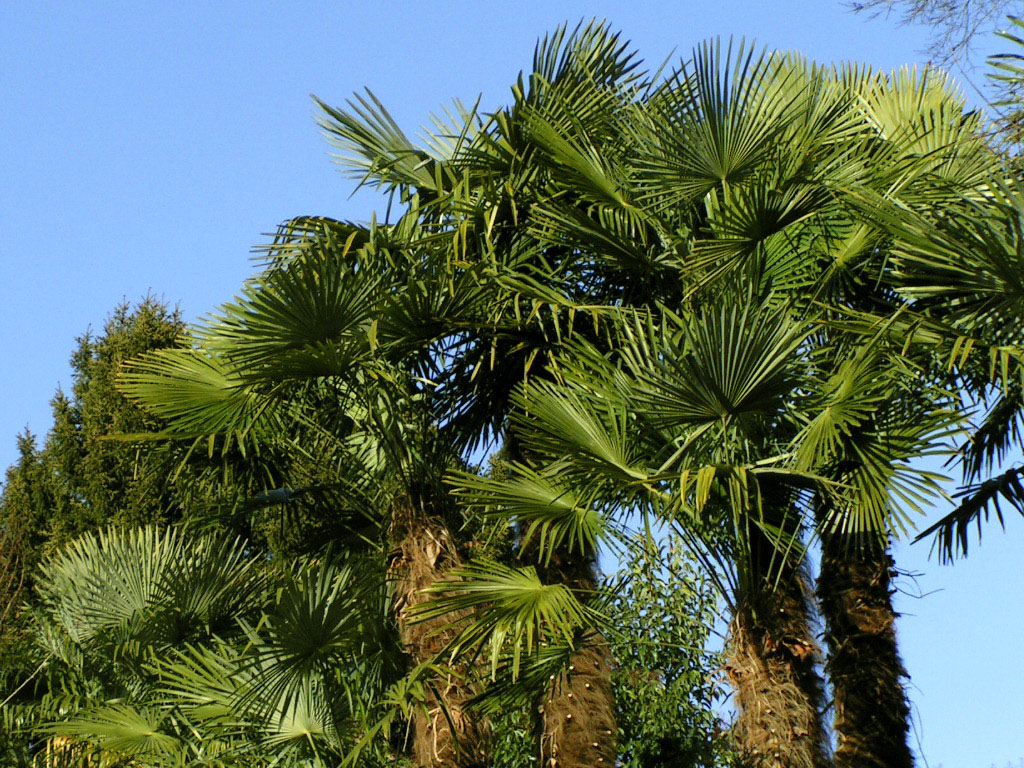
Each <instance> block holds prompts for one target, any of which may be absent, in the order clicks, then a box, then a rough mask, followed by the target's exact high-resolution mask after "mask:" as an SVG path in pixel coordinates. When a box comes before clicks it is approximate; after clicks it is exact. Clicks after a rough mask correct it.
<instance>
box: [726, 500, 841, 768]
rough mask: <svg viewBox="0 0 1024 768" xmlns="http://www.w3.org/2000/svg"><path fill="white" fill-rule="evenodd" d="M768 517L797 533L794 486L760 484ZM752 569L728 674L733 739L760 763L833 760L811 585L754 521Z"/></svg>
mask: <svg viewBox="0 0 1024 768" xmlns="http://www.w3.org/2000/svg"><path fill="white" fill-rule="evenodd" d="M761 490H762V492H763V494H764V496H763V498H764V499H765V501H766V502H768V504H767V505H766V508H765V512H766V513H767V514H769V515H771V516H772V518H773V519H770V520H769V521H768V522H771V523H772V525H773V526H774V527H775V528H776V529H779V530H786V531H788V533H789V535H790V536H792V537H793V538H799V535H800V530H799V525H800V523H799V516H798V515H796V514H795V512H793V511H792V510H791V509H790V505H791V500H790V495H791V494H790V492H789V491H786V490H784V489H782V488H779V487H776V486H774V485H772V484H768V483H764V484H762V488H761ZM748 543H749V546H750V550H749V554H750V563H749V569H750V570H749V574H748V579H747V584H746V589H745V590H744V593H743V594H741V595H739V596H738V601H737V608H736V613H735V615H734V616H733V618H732V623H731V625H730V628H729V629H730V635H729V642H728V646H727V654H728V655H727V657H726V672H727V674H728V676H729V681H730V683H731V684H732V687H733V690H734V693H735V704H736V709H737V717H736V721H735V723H734V725H733V738H734V740H735V743H736V746H737V748H738V750H739V752H740V754H741V755H742V756H743V758H744V759H745V761H746V764H748V765H750V766H752V767H756V768H826V767H827V766H830V760H829V756H828V748H827V740H826V737H825V732H824V727H823V726H822V718H821V709H822V707H821V700H822V684H821V675H820V674H819V671H818V669H817V662H818V661H819V659H820V653H819V651H818V645H817V643H816V642H815V641H814V634H813V633H812V631H811V627H810V621H809V599H808V598H809V596H810V594H811V589H810V586H809V584H808V580H807V578H806V577H805V575H804V572H803V569H802V567H801V566H800V563H798V562H796V561H794V560H793V559H792V557H791V556H787V555H783V554H782V553H780V552H779V550H778V548H777V546H776V544H775V543H774V542H773V541H772V540H770V539H769V538H768V537H767V536H766V535H765V533H764V532H763V530H762V529H761V528H759V527H758V526H756V525H752V524H751V525H750V526H749V529H748Z"/></svg>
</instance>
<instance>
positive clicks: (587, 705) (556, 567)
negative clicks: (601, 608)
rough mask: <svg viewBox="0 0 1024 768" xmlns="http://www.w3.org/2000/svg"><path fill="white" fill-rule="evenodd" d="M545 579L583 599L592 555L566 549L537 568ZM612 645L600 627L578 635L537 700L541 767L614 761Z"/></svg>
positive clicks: (588, 592) (590, 587)
mask: <svg viewBox="0 0 1024 768" xmlns="http://www.w3.org/2000/svg"><path fill="white" fill-rule="evenodd" d="M541 574H542V577H543V578H544V580H545V581H546V582H551V583H561V584H565V585H567V586H568V587H569V588H570V589H572V590H573V591H574V592H575V593H576V594H577V596H579V597H580V599H581V600H582V601H584V602H586V601H587V600H588V599H590V597H591V596H592V595H593V591H594V588H595V586H596V579H595V576H594V558H593V556H592V555H581V554H578V553H571V552H567V551H558V552H555V553H554V554H553V555H552V558H551V561H550V563H548V564H547V565H546V566H545V567H544V568H542V569H541ZM612 662H613V659H612V655H611V649H610V648H609V647H608V644H607V643H606V642H605V641H604V638H603V637H602V636H601V635H600V633H599V632H597V631H594V630H591V631H589V632H587V633H585V634H584V635H583V637H582V638H581V639H580V641H579V642H578V643H577V645H576V647H575V649H574V650H573V652H572V655H571V656H570V658H569V667H568V668H567V669H564V670H563V671H562V673H561V674H559V675H556V676H555V677H554V678H553V679H552V680H551V682H550V683H549V685H548V686H547V690H545V691H544V693H543V694H542V696H541V700H540V701H539V702H538V704H537V718H536V721H535V723H536V728H537V732H538V733H539V735H540V751H539V764H540V768H595V767H597V766H609V768H610V766H613V765H615V759H616V757H617V754H618V749H617V741H616V728H615V699H614V696H613V693H612Z"/></svg>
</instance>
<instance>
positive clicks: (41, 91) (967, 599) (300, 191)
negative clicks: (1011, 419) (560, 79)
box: [0, 0, 1024, 768]
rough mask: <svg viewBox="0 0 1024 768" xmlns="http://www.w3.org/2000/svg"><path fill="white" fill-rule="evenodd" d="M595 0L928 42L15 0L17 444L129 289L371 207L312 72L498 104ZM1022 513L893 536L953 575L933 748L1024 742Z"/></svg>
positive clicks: (747, 15)
mask: <svg viewBox="0 0 1024 768" xmlns="http://www.w3.org/2000/svg"><path fill="white" fill-rule="evenodd" d="M593 16H597V17H599V18H607V19H609V20H610V21H611V22H612V24H613V25H614V26H615V27H617V28H620V29H622V30H623V31H624V32H625V34H626V36H627V37H628V38H630V39H631V40H632V41H633V43H634V44H635V45H636V46H637V47H638V48H639V50H640V51H641V52H642V54H643V55H644V57H645V58H646V59H647V61H648V62H651V63H652V64H657V63H660V62H661V61H662V60H663V59H664V58H665V57H666V56H667V55H668V54H669V53H670V52H671V51H672V50H673V49H676V50H677V51H678V53H680V54H685V53H687V52H688V51H689V50H690V48H691V47H692V46H693V45H694V44H696V43H697V42H699V41H700V40H702V39H704V38H706V37H710V36H715V35H723V36H728V35H735V36H746V37H748V38H756V39H757V40H758V41H759V42H760V43H762V44H763V45H766V46H768V47H771V48H781V49H797V50H799V51H801V52H803V53H804V54H806V55H808V56H811V57H813V58H816V59H818V60H821V61H828V62H831V61H844V60H859V61H864V62H868V63H870V64H873V65H875V66H878V67H883V68H889V67H893V66H898V65H901V64H905V63H912V62H914V61H918V60H920V59H921V55H920V54H919V53H918V51H920V49H921V48H922V47H923V45H924V41H925V36H924V33H923V32H922V31H920V30H912V29H906V28H899V27H897V26H896V24H895V22H894V21H891V20H890V21H886V20H884V19H877V20H869V19H867V18H864V17H859V16H853V15H851V14H850V13H848V12H847V11H846V10H845V8H844V7H843V6H842V5H841V4H840V2H838V0H776V2H772V3H761V2H753V1H752V0H733V1H732V2H722V1H721V0H690V2H680V1H679V0H671V1H667V2H662V1H660V0H659V1H658V2H641V3H636V4H635V7H634V8H632V9H630V8H627V7H626V4H625V3H622V2H596V1H595V0H591V1H590V2H562V3H551V2H538V1H535V0H520V2H517V3H509V2H479V0H475V1H472V2H468V1H462V0H460V1H459V2H436V0H435V1H434V2H428V1H426V0H422V1H420V2H415V3H413V2H391V3H382V2H376V3H371V2H364V1H363V0H350V1H349V2H333V3H315V2H292V3H270V2H246V3H233V2H213V3H208V2H196V1H191V2H180V1H179V2H163V3H156V2H141V3H128V2H123V3H104V2H95V1H94V2H84V1H80V2H66V1H65V2H59V3H49V2H38V1H35V0H31V1H30V0H6V2H4V3H2V4H0V233H2V239H0V297H2V300H0V344H2V354H0V361H2V363H0V364H2V366H3V371H2V379H0V380H2V382H3V401H2V402H3V406H2V412H0V465H2V466H6V465H8V464H9V463H10V462H11V461H13V459H14V457H15V448H14V437H15V435H16V433H17V432H19V431H20V430H21V429H22V428H23V427H25V425H29V426H30V427H31V428H32V430H33V431H34V432H36V433H37V434H43V433H45V432H46V430H47V428H48V426H49V423H50V416H49V406H48V401H49V399H50V397H51V396H52V394H53V392H54V390H55V388H56V387H57V386H58V384H61V385H63V386H65V387H68V386H69V384H70V380H69V369H68V363H67V361H68V357H69V354H70V352H71V349H72V347H73V344H74V338H75V337H76V336H77V335H79V334H81V333H82V332H83V331H84V330H85V329H86V328H87V327H89V326H90V325H92V326H93V327H99V326H101V325H102V323H103V320H104V317H105V316H106V315H107V313H108V312H109V311H110V310H111V309H112V308H113V307H114V306H115V305H116V304H117V303H118V302H120V301H121V300H122V299H124V298H128V299H133V300H134V299H138V298H140V297H141V296H143V295H145V294H146V293H148V292H152V293H154V294H156V295H158V296H162V297H164V298H165V299H167V300H168V301H170V302H172V303H175V302H180V305H181V308H182V310H183V311H184V313H185V315H186V316H187V317H188V318H190V319H191V318H194V317H196V316H197V315H199V314H202V313H203V312H205V311H207V310H209V309H211V308H212V307H213V306H215V305H216V304H218V303H219V302H221V301H223V300H225V299H227V298H228V297H230V296H231V295H232V294H233V293H234V292H235V290H236V289H237V288H238V286H239V285H240V283H241V282H242V280H243V279H244V278H245V277H246V276H247V275H248V274H249V272H250V263H249V260H248V259H249V249H250V247H251V246H252V245H253V244H255V243H257V242H260V240H261V233H265V232H269V231H271V230H273V228H274V227H275V226H276V225H277V223H279V222H280V221H282V220H284V219H286V218H289V217H291V216H295V215H299V214H322V215H329V216H334V217H338V218H355V219H365V218H367V217H368V215H369V211H370V210H371V206H372V205H373V204H374V202H375V199H374V198H373V197H372V196H370V195H366V194H360V195H359V196H357V197H355V198H351V199H350V197H349V194H350V192H351V188H352V187H351V183H350V182H349V181H348V180H346V179H345V178H343V177H342V176H340V175H339V174H338V173H337V169H336V167H335V166H333V165H332V164H331V163H330V162H329V160H328V157H327V147H326V145H325V144H324V143H323V141H322V139H321V138H320V136H319V134H318V130H317V128H316V126H315V125H314V123H313V120H312V115H313V109H312V105H311V102H310V99H309V94H310V93H315V94H316V95H317V96H319V97H321V98H322V99H324V100H325V101H327V102H328V103H341V102H343V101H344V100H345V99H346V98H347V97H348V96H349V95H350V94H352V92H353V91H356V90H358V89H360V88H362V87H363V86H370V87H371V88H372V89H373V90H374V91H375V92H376V93H377V94H378V95H379V96H380V98H381V99H382V100H383V101H384V103H385V104H386V105H388V107H389V108H390V109H391V110H392V112H393V114H394V115H395V117H396V118H397V119H398V121H399V122H400V123H401V124H402V125H403V126H404V127H405V128H406V129H407V130H408V131H409V132H414V131H415V129H416V128H417V126H419V125H420V124H421V123H422V122H423V121H424V120H425V117H426V115H427V113H428V112H430V111H433V110H436V109H438V108H439V107H441V106H443V105H444V104H446V103H448V102H449V101H450V99H451V98H453V97H459V98H462V99H463V100H467V101H472V100H474V99H475V97H476V96H477V95H478V94H482V96H483V100H482V103H483V105H484V106H485V107H486V106H487V105H495V106H497V105H498V104H500V103H502V102H503V101H504V100H505V99H506V96H507V93H508V90H507V89H508V86H509V85H510V84H511V83H512V82H513V80H514V79H515V76H516V74H517V73H518V71H519V70H520V69H523V68H526V67H528V66H529V63H530V55H531V53H532V50H533V45H534V42H535V40H536V38H537V37H538V36H540V35H541V34H543V33H544V32H545V31H548V30H550V29H552V28H553V27H554V26H555V25H557V24H558V23H560V22H564V21H567V20H568V21H570V22H573V23H575V22H576V21H577V20H579V19H581V18H590V17H593ZM938 514H939V512H938V511H936V512H935V513H934V514H933V515H930V517H936V516H937V515H938ZM1012 522H1013V523H1015V524H1014V525H1011V526H1010V530H1009V532H1008V533H1006V534H1003V533H1001V532H999V531H998V529H997V528H990V529H989V530H988V535H987V537H986V541H985V542H984V544H983V545H982V547H981V548H980V549H978V550H976V551H975V552H974V553H973V554H972V557H971V558H969V559H968V560H967V561H965V562H963V563H960V564H958V565H956V566H954V567H953V568H941V567H939V566H937V565H936V564H935V563H933V562H928V560H927V550H926V547H925V546H922V545H916V546H913V547H907V546H900V547H899V548H898V550H897V553H898V555H897V556H898V564H899V565H900V566H901V567H903V568H905V569H908V570H912V571H917V572H921V573H923V576H921V577H920V579H919V582H918V583H919V586H920V589H921V591H922V592H924V593H932V592H934V591H935V590H943V591H941V592H938V593H935V594H928V595H927V596H926V597H924V598H923V599H920V600H913V599H910V598H904V597H901V598H900V605H899V607H900V610H902V611H903V612H905V614H906V615H905V616H904V617H903V618H902V619H901V620H900V625H899V631H900V638H901V642H902V646H903V653H904V656H905V660H906V665H907V667H908V669H909V671H910V673H911V676H912V678H913V684H912V689H911V697H912V699H913V702H914V707H915V715H916V717H917V722H918V729H919V731H920V735H921V739H922V745H923V753H924V755H925V757H926V758H927V761H928V764H929V765H931V766H932V767H933V768H935V767H936V766H939V765H942V766H943V767H944V768H988V766H990V765H992V764H995V765H996V766H998V767H999V768H1002V766H1005V765H1006V764H1007V762H1009V761H1012V762H1013V763H1014V764H1016V763H1017V761H1018V760H1019V759H1020V758H1022V757H1024V725H1022V723H1024V691H1022V686H1021V681H1022V680H1024V654H1022V652H1021V648H1022V645H1021V638H1022V636H1024V616H1022V610H1021V597H1022V595H1024V577H1022V569H1021V565H1020V562H1021V560H1020V553H1021V551H1022V548H1024V525H1021V524H1019V521H1012ZM904 582H905V586H906V587H907V588H908V589H911V588H913V586H914V585H913V583H912V582H910V581H909V580H904ZM922 764H923V763H922Z"/></svg>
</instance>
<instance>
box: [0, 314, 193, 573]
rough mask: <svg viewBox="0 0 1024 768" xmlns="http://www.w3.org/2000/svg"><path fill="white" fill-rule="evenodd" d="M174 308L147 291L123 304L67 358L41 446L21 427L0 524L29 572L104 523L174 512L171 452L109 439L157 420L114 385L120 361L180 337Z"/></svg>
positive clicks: (152, 426) (155, 426) (154, 427)
mask: <svg viewBox="0 0 1024 768" xmlns="http://www.w3.org/2000/svg"><path fill="white" fill-rule="evenodd" d="M183 333H184V323H183V322H182V319H181V316H180V314H179V312H178V311H177V310H176V309H171V308H169V307H168V306H167V305H166V304H164V303H163V302H161V301H159V300H157V299H155V298H153V297H146V298H145V299H143V300H142V301H141V302H139V303H138V304H137V305H135V306H132V305H131V304H130V303H129V302H124V303H122V304H120V305H119V306H118V307H117V308H116V309H115V310H114V311H113V313H111V315H110V317H109V318H108V319H107V321H106V323H105V324H104V327H103V332H102V333H101V334H94V333H92V332H91V331H86V333H85V334H83V335H82V336H80V337H79V338H78V339H77V345H76V347H75V350H74V352H73V354H72V356H71V376H72V385H71V391H70V393H65V392H64V391H62V390H58V392H57V394H56V395H55V396H54V398H53V401H52V405H53V426H52V427H51V429H50V431H49V432H48V434H47V436H46V438H45V440H44V441H43V444H42V447H39V446H38V445H37V443H36V440H35V438H34V437H33V435H32V434H31V433H29V432H28V431H26V432H25V433H23V434H22V435H21V436H20V437H19V438H18V450H19V454H20V455H19V459H18V461H17V463H16V464H14V465H13V466H12V467H10V468H9V469H8V470H7V478H6V482H5V484H4V488H3V492H2V495H0V527H4V528H9V527H11V526H13V525H15V524H17V525H18V526H20V527H21V530H22V537H23V541H24V554H23V558H22V566H23V568H24V569H25V573H26V574H31V572H32V570H33V569H34V566H35V564H36V563H38V562H39V560H40V558H41V557H43V556H44V555H46V554H48V553H50V552H53V551H55V550H57V549H59V548H60V547H61V546H63V545H64V544H66V543H67V542H68V541H70V540H72V539H74V538H75V537H77V536H79V535H81V534H82V533H85V532H87V531H92V530H95V529H96V528H98V527H100V526H104V525H107V524H111V523H112V524H116V525H137V524H139V523H142V522H166V521H168V520H169V519H171V518H173V517H174V516H175V515H176V512H175V506H174V503H173V500H172V494H171V480H170V476H171V475H172V474H173V470H174V464H173V461H174V460H173V458H172V457H171V456H170V455H169V454H168V453H167V452H166V451H163V450H157V449H153V448H150V447H148V446H146V445H144V444H134V443H128V442H124V441H119V440H112V439H109V438H110V437H111V436H114V435H120V434H133V433H143V432H155V431H158V430H159V429H160V423H159V422H158V421H157V420H156V419H155V418H154V417H153V416H150V415H148V414H146V413H145V412H143V411H142V410H141V409H139V408H138V407H137V406H135V405H133V404H132V403H130V402H129V401H128V400H127V399H125V398H124V396H122V395H121V394H120V393H119V392H118V391H117V389H116V388H115V381H116V377H117V374H118V372H119V370H120V369H121V365H122V364H123V363H124V361H126V360H128V359H130V358H132V357H134V356H136V355H138V354H141V353H142V352H144V351H146V350H149V349H157V348H162V347H168V346H172V345H174V344H177V343H179V342H180V339H181V338H182V334H183Z"/></svg>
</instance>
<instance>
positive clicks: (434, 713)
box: [392, 521, 490, 768]
mask: <svg viewBox="0 0 1024 768" xmlns="http://www.w3.org/2000/svg"><path fill="white" fill-rule="evenodd" d="M397 554H398V559H397V561H396V562H395V563H394V564H393V566H392V567H393V568H394V570H395V572H396V574H397V577H398V579H397V584H396V590H395V593H396V594H395V598H396V615H397V618H398V627H399V632H400V633H401V639H402V645H403V646H404V648H405V650H406V652H407V653H408V654H409V655H410V656H411V657H412V660H413V663H414V664H421V663H424V662H429V661H433V660H435V659H437V660H438V661H441V660H440V658H439V657H440V655H441V654H442V652H443V651H444V648H445V647H446V646H447V644H448V643H449V642H450V641H451V640H452V631H451V630H448V631H442V628H443V627H445V626H447V625H448V624H450V623H451V622H453V621H455V620H457V619H458V618H459V617H458V616H453V615H448V616H442V617H440V618H437V619H432V620H430V621H419V622H413V621H411V620H410V614H409V612H410V610H411V609H412V607H413V606H415V605H417V604H419V603H421V602H423V601H424V600H426V599H428V598H427V597H426V596H424V595H423V594H421V590H423V589H425V588H426V587H429V586H430V585H432V584H434V583H435V582H436V581H438V580H439V579H442V578H444V575H445V573H446V572H447V571H449V570H450V569H451V568H454V567H456V566H457V565H459V564H460V562H461V558H460V557H459V553H458V550H457V548H456V546H455V543H454V542H453V541H452V538H451V535H450V534H449V532H448V529H447V528H446V527H445V526H444V525H443V524H441V523H440V522H433V521H431V522H416V521H413V522H410V523H409V524H407V525H406V526H403V530H402V531H401V534H400V536H399V540H398V542H397ZM449 670H450V671H449V674H448V675H447V676H446V677H444V678H443V679H436V680H434V681H433V683H434V684H433V686H431V687H430V688H429V689H428V692H427V702H426V710H425V711H423V710H417V711H416V712H415V714H414V715H413V723H412V735H413V757H414V759H415V760H416V764H417V765H418V766H420V768H483V766H485V765H487V764H488V762H487V747H488V741H489V736H490V727H489V725H488V723H487V722H486V720H485V719H483V718H481V717H480V715H479V714H477V713H476V712H473V711H471V710H469V709H467V706H466V704H467V702H468V701H469V699H471V698H472V697H473V696H474V695H476V693H477V692H478V691H477V690H476V689H475V687H474V674H475V670H474V669H473V667H472V665H464V664H459V663H455V664H453V665H452V666H450V668H449Z"/></svg>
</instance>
